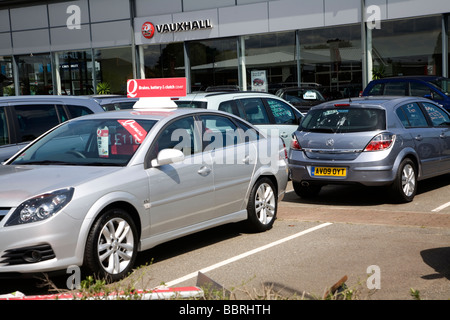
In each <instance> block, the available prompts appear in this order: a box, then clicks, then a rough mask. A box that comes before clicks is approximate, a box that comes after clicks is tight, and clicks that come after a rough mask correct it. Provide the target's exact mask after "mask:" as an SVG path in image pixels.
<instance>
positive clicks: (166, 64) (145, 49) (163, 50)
mask: <svg viewBox="0 0 450 320" xmlns="http://www.w3.org/2000/svg"><path fill="white" fill-rule="evenodd" d="M141 50H142V51H141V53H142V54H143V59H144V68H145V78H173V77H184V76H185V72H184V49H183V43H170V44H161V45H148V46H142V49H141Z"/></svg>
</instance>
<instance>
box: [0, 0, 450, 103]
mask: <svg viewBox="0 0 450 320" xmlns="http://www.w3.org/2000/svg"><path fill="white" fill-rule="evenodd" d="M449 16H450V1H449V0H428V1H424V0H339V1H336V0H322V1H317V0H269V1H267V0H266V1H263V0H77V1H51V0H48V1H31V0H28V1H27V0H14V1H12V0H0V68H1V69H0V71H1V72H0V73H1V74H0V79H1V83H0V96H4V95H25V94H71V95H85V94H93V93H105V92H110V93H117V94H125V93H126V89H127V88H126V83H127V80H128V79H143V78H172V77H186V79H187V84H188V86H187V87H188V91H190V92H193V91H197V90H204V89H205V88H206V87H208V86H218V85H233V86H239V87H240V88H241V89H243V90H267V91H270V92H274V91H275V90H276V89H277V88H280V87H282V86H294V85H300V84H310V85H311V84H319V85H322V86H324V87H325V88H327V90H329V93H330V95H333V97H339V96H348V95H351V96H354V95H357V94H358V93H359V91H360V90H362V89H363V88H364V87H365V85H366V84H367V83H368V82H369V81H370V80H371V79H372V78H373V77H386V76H394V75H440V76H448V75H449V62H450V61H449V59H450V55H449V35H450V29H449Z"/></svg>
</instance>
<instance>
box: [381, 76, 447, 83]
mask: <svg viewBox="0 0 450 320" xmlns="http://www.w3.org/2000/svg"><path fill="white" fill-rule="evenodd" d="M437 79H446V78H445V77H441V76H431V75H418V76H395V77H387V78H382V79H376V80H372V81H373V82H389V81H391V80H395V81H397V80H398V81H401V80H422V81H431V80H437Z"/></svg>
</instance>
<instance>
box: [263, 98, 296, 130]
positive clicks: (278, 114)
mask: <svg viewBox="0 0 450 320" xmlns="http://www.w3.org/2000/svg"><path fill="white" fill-rule="evenodd" d="M266 101H267V104H268V105H269V108H270V110H271V111H272V114H273V117H274V119H275V123H276V124H296V119H295V114H294V112H293V111H292V108H291V107H290V106H288V105H287V104H285V103H283V102H281V101H279V100H275V99H266Z"/></svg>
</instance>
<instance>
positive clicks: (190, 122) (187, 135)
mask: <svg viewBox="0 0 450 320" xmlns="http://www.w3.org/2000/svg"><path fill="white" fill-rule="evenodd" d="M170 148H175V149H178V150H181V151H182V152H183V153H184V155H185V156H190V155H192V154H194V153H197V152H199V151H200V148H199V147H198V146H197V143H196V142H195V125H194V118H192V117H185V118H182V119H177V120H175V121H174V122H172V123H170V124H169V125H168V126H167V127H165V128H164V129H163V130H162V132H161V133H160V134H159V136H158V137H157V138H156V141H155V143H154V144H153V146H152V150H151V151H150V159H155V158H156V156H157V155H158V152H159V151H161V150H163V149H170Z"/></svg>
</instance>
